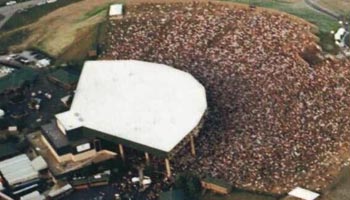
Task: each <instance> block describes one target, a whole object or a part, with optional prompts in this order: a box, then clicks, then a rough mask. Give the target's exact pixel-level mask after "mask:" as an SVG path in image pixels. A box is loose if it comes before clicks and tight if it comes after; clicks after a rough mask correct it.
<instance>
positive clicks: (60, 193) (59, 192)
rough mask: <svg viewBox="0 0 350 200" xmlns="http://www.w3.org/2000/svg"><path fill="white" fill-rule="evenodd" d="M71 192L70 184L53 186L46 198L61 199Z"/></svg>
mask: <svg viewBox="0 0 350 200" xmlns="http://www.w3.org/2000/svg"><path fill="white" fill-rule="evenodd" d="M72 192H73V187H72V186H71V185H70V184H66V185H64V186H60V187H57V186H55V187H54V188H53V189H51V190H50V191H49V194H48V195H47V196H48V198H49V199H63V198H64V197H65V196H68V195H69V194H70V193H72Z"/></svg>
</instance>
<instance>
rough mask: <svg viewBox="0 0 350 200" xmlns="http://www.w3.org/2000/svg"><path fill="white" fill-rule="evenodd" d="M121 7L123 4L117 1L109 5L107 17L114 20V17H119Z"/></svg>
mask: <svg viewBox="0 0 350 200" xmlns="http://www.w3.org/2000/svg"><path fill="white" fill-rule="evenodd" d="M123 8H124V5H123V4H120V3H117V4H112V5H111V6H110V7H109V19H111V20H114V19H121V18H122V17H123Z"/></svg>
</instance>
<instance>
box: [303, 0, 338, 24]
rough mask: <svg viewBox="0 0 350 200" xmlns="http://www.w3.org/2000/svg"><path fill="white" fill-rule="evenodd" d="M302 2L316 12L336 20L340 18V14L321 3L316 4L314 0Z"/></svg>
mask: <svg viewBox="0 0 350 200" xmlns="http://www.w3.org/2000/svg"><path fill="white" fill-rule="evenodd" d="M304 2H305V3H306V4H307V5H308V6H310V7H311V8H313V9H315V10H317V11H318V12H321V13H323V14H325V15H328V16H330V17H332V18H334V19H336V20H337V19H339V18H340V16H339V15H338V14H337V13H335V12H333V11H331V10H329V9H328V8H325V7H322V6H321V5H319V4H317V3H316V2H315V1H314V0H304Z"/></svg>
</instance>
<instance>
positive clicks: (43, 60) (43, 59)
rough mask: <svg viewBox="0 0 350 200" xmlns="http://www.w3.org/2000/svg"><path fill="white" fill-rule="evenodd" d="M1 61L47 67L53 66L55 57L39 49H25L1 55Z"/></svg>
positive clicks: (33, 66)
mask: <svg viewBox="0 0 350 200" xmlns="http://www.w3.org/2000/svg"><path fill="white" fill-rule="evenodd" d="M0 61H5V62H11V63H14V64H22V65H26V66H28V67H32V68H47V67H49V66H51V64H52V62H53V59H52V58H51V57H50V56H49V55H46V54H45V53H43V52H40V51H37V50H25V51H22V52H20V53H12V54H7V55H3V56H0Z"/></svg>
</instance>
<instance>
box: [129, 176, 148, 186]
mask: <svg viewBox="0 0 350 200" xmlns="http://www.w3.org/2000/svg"><path fill="white" fill-rule="evenodd" d="M131 182H133V183H138V182H140V178H139V177H133V178H132V179H131ZM151 183H152V180H151V178H150V177H148V176H144V177H143V180H142V184H143V185H149V184H151Z"/></svg>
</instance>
